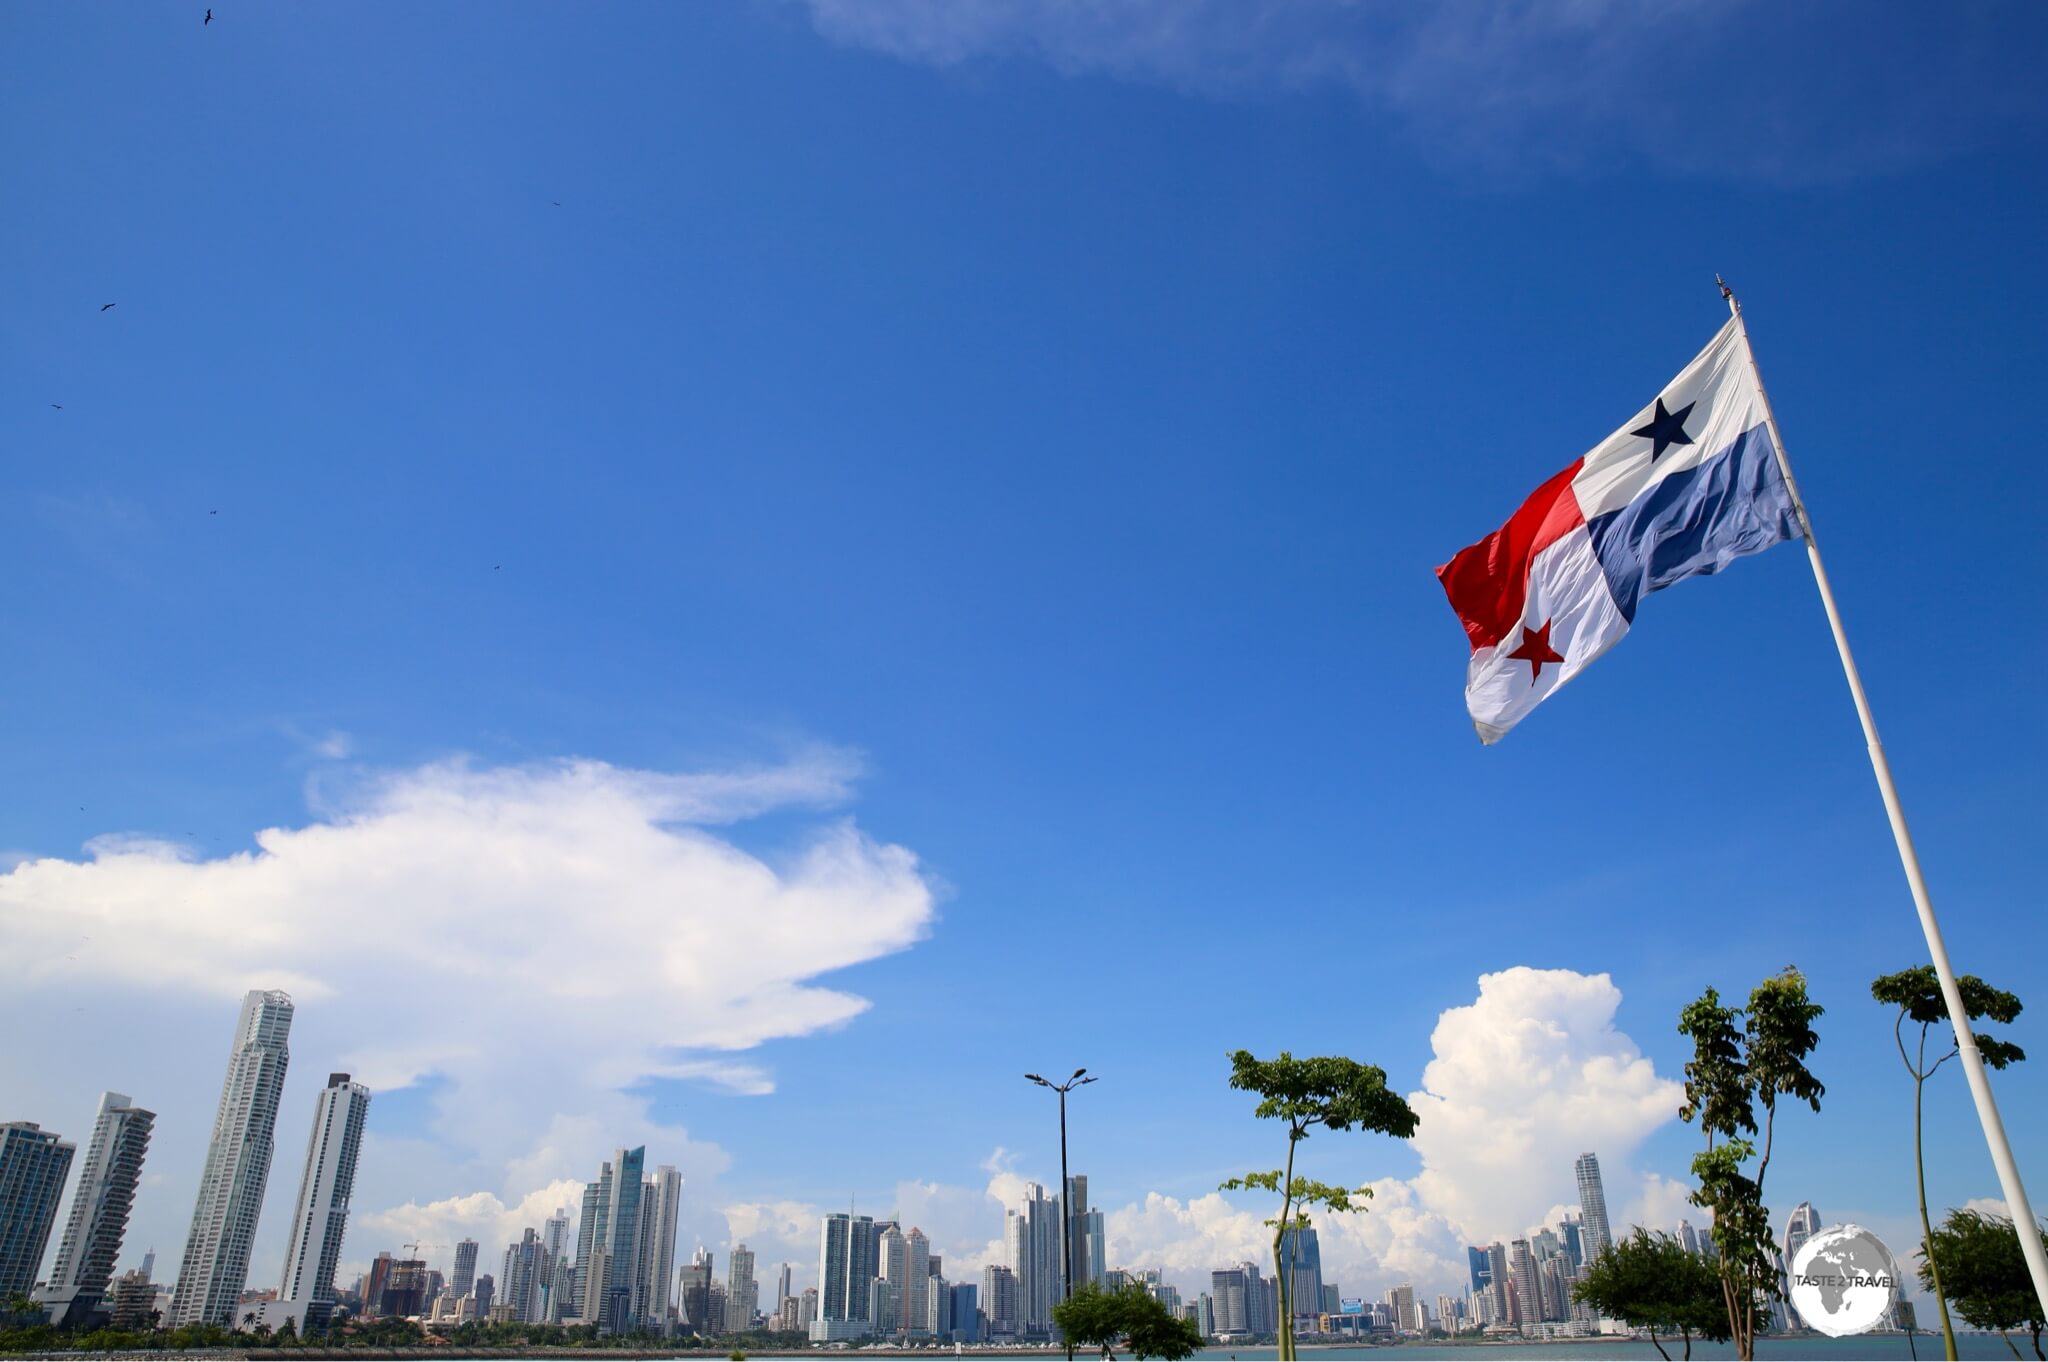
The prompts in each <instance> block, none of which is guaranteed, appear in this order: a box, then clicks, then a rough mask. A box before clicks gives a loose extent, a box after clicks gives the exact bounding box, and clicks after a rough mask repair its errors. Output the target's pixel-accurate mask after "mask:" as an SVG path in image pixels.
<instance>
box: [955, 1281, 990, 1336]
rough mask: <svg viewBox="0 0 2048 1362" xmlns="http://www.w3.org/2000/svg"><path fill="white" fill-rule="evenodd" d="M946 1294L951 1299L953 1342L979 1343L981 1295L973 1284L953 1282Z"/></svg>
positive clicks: (980, 1334)
mask: <svg viewBox="0 0 2048 1362" xmlns="http://www.w3.org/2000/svg"><path fill="white" fill-rule="evenodd" d="M947 1294H949V1295H951V1296H952V1298H953V1309H952V1315H953V1341H954V1342H955V1343H980V1342H982V1341H983V1337H982V1315H981V1293H980V1291H979V1290H977V1289H976V1287H975V1285H974V1283H973V1282H955V1283H953V1285H952V1286H951V1287H950V1288H949V1289H948V1292H947Z"/></svg>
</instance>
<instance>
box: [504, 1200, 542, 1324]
mask: <svg viewBox="0 0 2048 1362" xmlns="http://www.w3.org/2000/svg"><path fill="white" fill-rule="evenodd" d="M546 1260H547V1255H546V1253H545V1252H544V1251H543V1250H542V1248H541V1242H540V1235H539V1233H538V1232H537V1231H535V1230H534V1228H533V1227H532V1226H531V1225H529V1226H527V1227H526V1229H525V1230H523V1231H521V1232H520V1235H519V1242H518V1243H516V1244H513V1245H512V1246H511V1247H509V1248H507V1249H506V1250H505V1271H504V1274H503V1275H502V1276H501V1277H500V1278H499V1279H498V1281H499V1287H498V1304H499V1305H502V1306H504V1307H505V1308H506V1310H507V1311H508V1312H509V1313H510V1314H511V1317H512V1319H513V1321H514V1322H516V1323H519V1324H533V1323H537V1322H538V1321H539V1320H540V1307H541V1286H542V1283H543V1282H544V1281H545V1279H546V1272H545V1268H546Z"/></svg>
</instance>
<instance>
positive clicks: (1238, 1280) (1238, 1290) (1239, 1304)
mask: <svg viewBox="0 0 2048 1362" xmlns="http://www.w3.org/2000/svg"><path fill="white" fill-rule="evenodd" d="M1250 1294H1251V1284H1250V1283H1249V1282H1247V1281H1246V1280H1245V1272H1244V1269H1243V1268H1241V1267H1233V1268H1225V1269H1224V1270H1222V1271H1220V1272H1211V1273H1210V1274H1209V1298H1210V1301H1211V1302H1212V1307H1213V1312H1214V1320H1213V1323H1212V1326H1211V1328H1210V1330H1209V1332H1210V1333H1212V1334H1215V1335H1219V1336H1220V1335H1226V1334H1243V1333H1249V1332H1251V1328H1250V1324H1249V1322H1248V1321H1249V1317H1248V1315H1247V1314H1246V1311H1245V1300H1246V1298H1247V1297H1248V1296H1249V1295H1250Z"/></svg>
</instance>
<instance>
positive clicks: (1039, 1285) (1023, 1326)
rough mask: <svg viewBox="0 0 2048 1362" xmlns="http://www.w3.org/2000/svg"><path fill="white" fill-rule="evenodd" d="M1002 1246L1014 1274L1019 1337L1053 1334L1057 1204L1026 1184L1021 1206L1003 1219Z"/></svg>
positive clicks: (1057, 1282)
mask: <svg viewBox="0 0 2048 1362" xmlns="http://www.w3.org/2000/svg"><path fill="white" fill-rule="evenodd" d="M1003 1244H1004V1252H1005V1256H1006V1257H1007V1258H1008V1259H1009V1266H1010V1268H1011V1270H1012V1271H1014V1272H1015V1273H1016V1274H1017V1296H1018V1302H1017V1304H1018V1310H1019V1311H1020V1318H1019V1319H1018V1321H1017V1323H1018V1326H1019V1332H1020V1334H1024V1335H1039V1336H1044V1335H1047V1334H1049V1333H1050V1332H1051V1330H1052V1307H1053V1305H1054V1304H1055V1303H1056V1302H1057V1301H1058V1300H1059V1299H1060V1280H1061V1278H1060V1256H1061V1255H1060V1203H1059V1199H1058V1198H1056V1197H1049V1196H1047V1195H1046V1194H1045V1189H1044V1188H1043V1187H1041V1186H1039V1185H1038V1184H1037V1183H1035V1182H1034V1183H1030V1184H1027V1185H1026V1187H1025V1189H1024V1204H1023V1205H1022V1206H1020V1207H1018V1208H1017V1209H1016V1210H1013V1211H1008V1212H1006V1213H1005V1214H1004V1216H1003Z"/></svg>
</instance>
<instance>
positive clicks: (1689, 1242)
mask: <svg viewBox="0 0 2048 1362" xmlns="http://www.w3.org/2000/svg"><path fill="white" fill-rule="evenodd" d="M1678 1246H1679V1247H1680V1248H1682V1249H1684V1250H1685V1251H1686V1252H1687V1253H1698V1252H1699V1251H1700V1232H1699V1231H1698V1230H1696V1229H1694V1228H1693V1227H1692V1222H1691V1221H1690V1220H1681V1221H1679V1222H1678Z"/></svg>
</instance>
